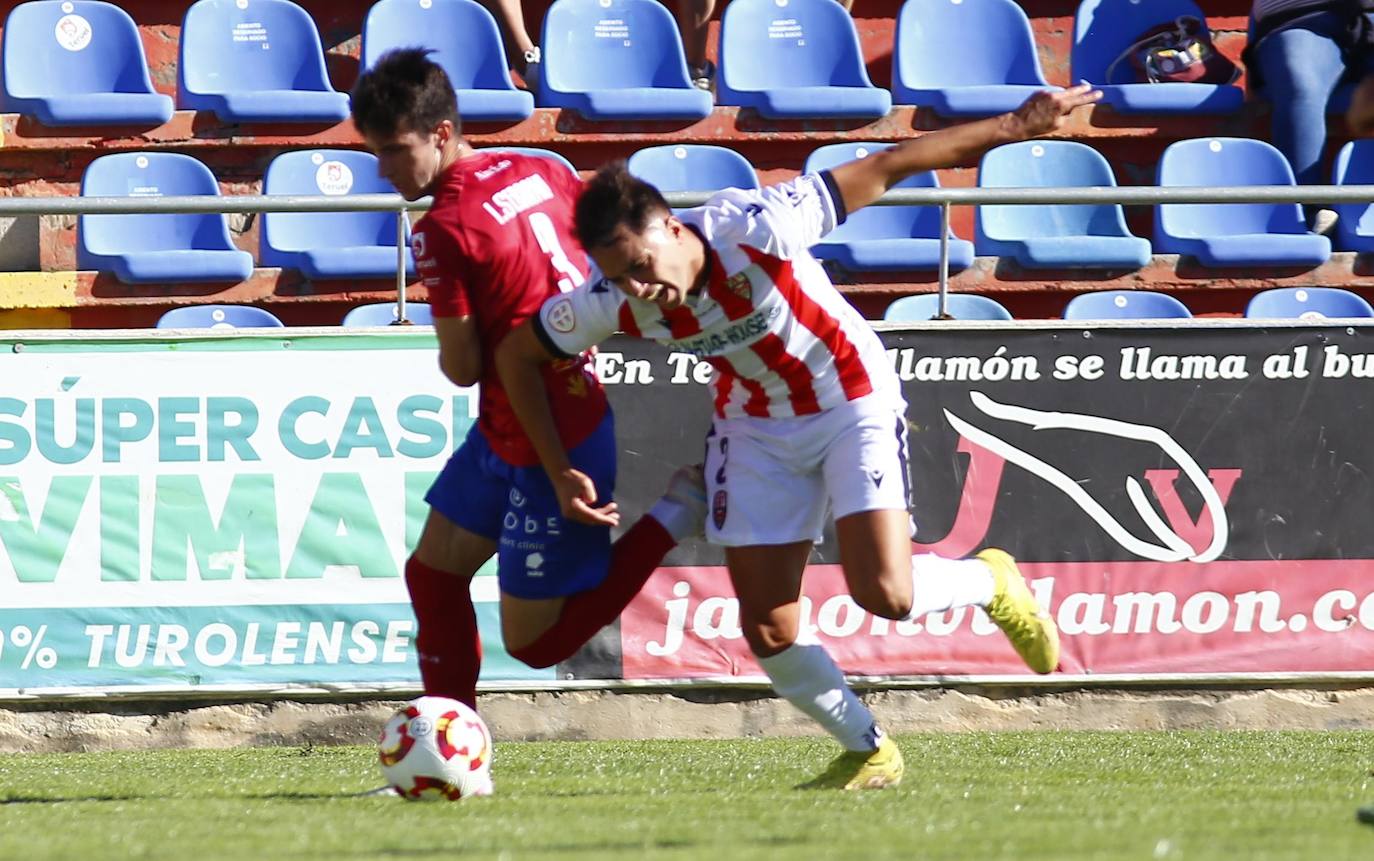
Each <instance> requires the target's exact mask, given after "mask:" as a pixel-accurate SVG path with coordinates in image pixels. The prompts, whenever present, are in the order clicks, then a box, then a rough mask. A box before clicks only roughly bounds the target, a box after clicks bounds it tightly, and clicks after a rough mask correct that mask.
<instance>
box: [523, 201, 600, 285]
mask: <svg viewBox="0 0 1374 861" xmlns="http://www.w3.org/2000/svg"><path fill="white" fill-rule="evenodd" d="M525 217H526V218H527V219H529V222H530V230H533V231H534V238H535V239H536V240H537V241H538V242H539V250H541V251H543V252H544V253H545V254H547V255H549V261H550V262H552V263H553V268H554V269H557V270H558V271H559V272H560V273H561V274H562V275H563V276H564V277H562V278H559V279H558V289H559V290H561V291H563V292H564V293H567V292H569V291H570V290H572V289H573V288H574V287H577V286H578V285H580V284H581V283H582V282H583V281H584V280H586V279H585V278H583V276H582V273H581V272H580V271H578V269H577V267H576V266H574V265H573V262H572V261H571V260H569V259H568V255H567V252H565V251H564V250H563V245H562V243H560V242H559V241H558V231H557V230H554V227H553V219H552V218H549V216H548V213H545V212H531V213H530V214H529V215H527V216H525Z"/></svg>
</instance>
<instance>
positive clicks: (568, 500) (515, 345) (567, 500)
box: [496, 320, 620, 526]
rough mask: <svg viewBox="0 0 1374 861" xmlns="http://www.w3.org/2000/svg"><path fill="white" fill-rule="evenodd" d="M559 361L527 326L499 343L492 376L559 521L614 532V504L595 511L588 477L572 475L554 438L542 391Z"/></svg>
mask: <svg viewBox="0 0 1374 861" xmlns="http://www.w3.org/2000/svg"><path fill="white" fill-rule="evenodd" d="M559 358H560V357H559V356H555V355H553V354H552V353H550V352H549V351H548V348H547V347H545V346H544V344H543V342H541V341H540V340H539V336H538V335H536V334H535V331H534V322H533V321H532V320H526V321H525V322H524V323H521V324H520V325H519V326H517V327H516V328H515V329H514V330H512V331H511V333H510V334H509V335H507V336H506V337H505V339H504V340H502V341H501V345H500V346H499V347H497V348H496V373H497V374H499V375H500V377H501V385H502V386H504V387H505V389H506V397H507V398H509V399H510V405H511V409H512V410H513V411H514V412H515V417H516V418H517V419H519V420H520V426H521V427H523V428H524V429H525V436H527V437H529V440H530V443H531V444H532V445H533V446H534V450H535V452H536V453H538V455H539V462H540V463H541V464H542V465H543V466H544V471H545V472H546V473H548V476H549V481H551V482H552V483H553V487H554V492H555V493H557V494H558V504H559V507H560V508H562V510H563V516H564V517H566V518H568V519H570V520H576V521H578V522H580V523H586V524H589V525H592V526H615V525H617V524H619V523H620V512H619V510H618V507H617V505H616V504H615V503H614V502H612V503H610V504H608V505H603V506H601V507H595V506H594V505H593V503H595V502H596V498H597V491H596V485H595V483H594V482H593V481H592V480H591V478H589V477H588V476H587V474H586V473H584V472H581V471H580V470H578V469H575V468H574V467H573V465H572V461H570V460H569V459H568V450H567V449H566V448H564V447H563V441H562V440H561V439H559V437H558V426H557V425H556V424H555V423H554V420H553V410H552V408H551V407H550V406H549V396H548V393H547V392H545V390H544V377H543V367H544V365H546V364H548V363H549V362H552V361H556V360H558V359H559Z"/></svg>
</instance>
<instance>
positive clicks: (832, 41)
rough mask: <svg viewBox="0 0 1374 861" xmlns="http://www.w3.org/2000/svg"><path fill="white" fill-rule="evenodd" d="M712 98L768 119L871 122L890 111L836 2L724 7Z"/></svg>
mask: <svg viewBox="0 0 1374 861" xmlns="http://www.w3.org/2000/svg"><path fill="white" fill-rule="evenodd" d="M716 98H717V100H718V101H719V102H720V104H722V105H740V106H741V107H748V108H754V109H755V110H757V111H758V112H759V114H761V115H762V116H764V117H767V118H769V119H794V118H802V119H804V118H809V117H856V118H870V119H873V118H877V117H882V116H886V115H887V112H888V111H889V110H891V109H892V95H891V93H889V92H888V91H887V90H884V89H881V88H879V87H875V86H873V84H872V82H871V81H869V79H868V71H867V70H866V69H865V68H864V59H863V52H862V50H860V47H859V36H858V33H857V32H856V31H855V29H854V21H853V19H852V18H850V17H849V13H848V12H847V11H845V8H844V7H843V6H840V5H839V4H837V3H835V2H834V0H730V3H729V4H728V5H727V6H726V7H725V14H724V15H723V16H722V18H721V23H720V76H719V77H718V78H717V92H716Z"/></svg>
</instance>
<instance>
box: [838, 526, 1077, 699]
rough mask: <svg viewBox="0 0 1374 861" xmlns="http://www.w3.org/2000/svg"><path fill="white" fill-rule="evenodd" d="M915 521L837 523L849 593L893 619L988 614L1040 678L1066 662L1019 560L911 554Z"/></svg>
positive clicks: (990, 553)
mask: <svg viewBox="0 0 1374 861" xmlns="http://www.w3.org/2000/svg"><path fill="white" fill-rule="evenodd" d="M908 517H909V515H908V514H907V512H906V511H905V510H896V509H885V510H877V511H863V512H859V513H857V514H850V515H847V516H845V517H841V518H839V519H838V520H836V521H835V532H836V537H837V538H838V539H839V544H840V564H841V566H842V567H843V568H844V574H845V582H846V583H848V584H849V593H850V595H852V596H853V597H854V600H855V601H856V602H857V603H858V604H859V606H860V607H863V608H864V609H865V610H867V611H869V612H870V613H873V614H874V615H877V616H882V617H883V618H886V619H919V618H920V617H922V616H924V615H926V614H927V613H935V612H941V611H944V610H951V609H954V608H956V607H982V608H983V609H984V610H986V611H987V614H988V617H989V618H991V619H992V621H993V622H995V623H996V624H997V626H998V627H999V628H1001V629H1002V632H1003V633H1004V634H1006V636H1007V639H1008V640H1009V641H1010V642H1011V645H1012V647H1013V648H1014V649H1015V650H1016V653H1017V654H1018V655H1020V656H1021V658H1022V660H1024V661H1025V662H1026V665H1027V666H1029V667H1030V668H1031V669H1033V670H1035V671H1036V672H1037V673H1048V672H1052V671H1053V670H1054V668H1055V667H1056V666H1057V665H1058V663H1059V632H1058V629H1057V628H1056V627H1055V624H1054V621H1053V620H1052V619H1051V618H1050V617H1049V616H1048V614H1046V613H1045V612H1043V610H1042V609H1041V608H1040V606H1039V605H1038V604H1037V603H1036V601H1035V597H1034V595H1032V594H1031V591H1030V589H1029V588H1028V587H1027V585H1026V582H1025V579H1024V578H1022V576H1021V573H1020V571H1019V570H1017V568H1016V563H1015V561H1014V560H1013V559H1012V558H1011V557H1010V556H1008V555H1007V554H1006V553H1004V552H1002V551H1000V550H992V549H989V550H984V551H983V552H981V553H979V554H978V555H977V556H976V557H974V558H973V559H946V558H944V557H941V556H936V555H934V554H933V553H923V554H920V555H917V556H912V555H911V541H910V539H909V537H908V535H909V533H910V527H909V520H908Z"/></svg>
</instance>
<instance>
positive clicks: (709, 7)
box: [676, 0, 716, 89]
mask: <svg viewBox="0 0 1374 861" xmlns="http://www.w3.org/2000/svg"><path fill="white" fill-rule="evenodd" d="M715 9H716V0H677V13H676V17H677V28H678V30H679V31H680V32H681V33H682V47H683V50H684V52H685V53H686V55H687V71H688V72H689V73H690V74H691V77H692V79H693V81H694V82H701V81H706V82H707V83H706V85H705V86H702V84H701V83H697V84H696V86H698V87H701V88H702V89H709V88H710V83H709V81H710V79H712V78H714V77H715V68H714V67H713V66H711V65H709V64H708V63H707V62H706V41H707V38H706V36H707V31H708V29H709V28H710V26H711V13H712V12H714V11H715Z"/></svg>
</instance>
